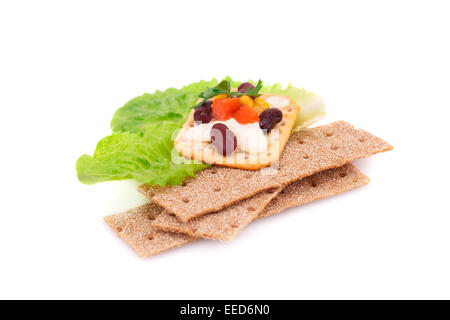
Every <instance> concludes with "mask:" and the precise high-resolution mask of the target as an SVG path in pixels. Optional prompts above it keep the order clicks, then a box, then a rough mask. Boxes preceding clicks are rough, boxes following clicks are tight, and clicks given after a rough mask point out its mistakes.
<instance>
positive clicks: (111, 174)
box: [76, 121, 208, 186]
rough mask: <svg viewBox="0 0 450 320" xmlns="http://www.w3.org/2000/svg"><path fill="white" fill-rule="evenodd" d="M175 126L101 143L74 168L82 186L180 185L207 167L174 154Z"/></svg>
mask: <svg viewBox="0 0 450 320" xmlns="http://www.w3.org/2000/svg"><path fill="white" fill-rule="evenodd" d="M178 128H179V123H178V122H168V121H166V122H161V123H157V124H151V125H147V126H146V127H145V128H143V130H142V134H136V133H130V132H119V133H114V134H112V135H110V136H108V137H106V138H103V139H102V140H100V141H99V142H98V144H97V147H96V150H95V153H94V156H93V157H91V156H89V155H86V154H85V155H82V156H81V157H80V158H79V159H78V161H77V164H76V169H77V172H78V179H79V180H80V181H81V182H82V183H85V184H94V183H98V182H103V181H110V180H123V179H135V180H136V181H138V182H140V183H149V184H150V185H161V186H164V185H167V184H168V185H179V184H181V183H182V181H183V179H184V178H186V177H194V176H195V172H196V171H198V170H203V169H205V168H206V167H208V165H206V164H203V163H200V162H197V161H191V160H186V159H184V158H182V157H181V156H180V155H179V154H178V152H176V151H175V152H173V151H174V150H175V149H174V148H173V134H174V133H175V132H176V131H177V129H178Z"/></svg>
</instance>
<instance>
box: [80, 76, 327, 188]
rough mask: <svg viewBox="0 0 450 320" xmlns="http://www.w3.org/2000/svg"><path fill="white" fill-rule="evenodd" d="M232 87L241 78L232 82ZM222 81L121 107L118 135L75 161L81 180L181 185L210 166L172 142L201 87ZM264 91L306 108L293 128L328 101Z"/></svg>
mask: <svg viewBox="0 0 450 320" xmlns="http://www.w3.org/2000/svg"><path fill="white" fill-rule="evenodd" d="M225 79H227V80H230V82H231V85H232V86H233V87H237V86H239V84H240V82H236V81H233V80H232V79H231V78H230V77H226V78H225ZM218 83H219V81H217V80H216V79H212V80H211V81H199V82H195V83H192V84H190V85H187V86H184V87H183V88H181V89H175V88H169V89H167V90H165V91H156V92H154V93H152V94H148V93H146V94H143V95H142V96H139V97H137V98H134V99H132V100H130V101H129V102H128V103H126V104H125V105H124V106H123V107H122V108H120V109H118V110H117V111H116V112H115V114H114V116H113V119H112V121H111V128H112V131H113V134H112V135H110V136H108V137H105V138H103V139H102V140H100V141H99V142H98V144H97V147H96V150H95V152H94V155H93V156H89V155H86V154H85V155H82V156H81V157H80V158H79V159H78V161H77V164H76V170H77V174H78V178H79V180H80V181H81V182H82V183H85V184H94V183H98V182H102V181H110V180H122V179H135V180H136V181H138V182H140V183H148V184H150V185H161V186H165V185H179V184H181V183H182V181H183V179H184V178H186V177H194V176H195V172H196V171H199V170H203V169H205V168H207V167H208V165H206V164H203V163H200V162H197V161H191V160H186V159H184V158H183V157H181V156H180V155H179V154H178V152H177V151H176V150H175V149H174V147H173V140H174V137H175V135H176V132H177V131H178V129H179V128H181V126H182V125H183V123H184V122H185V121H186V118H187V116H188V115H189V112H190V111H191V110H192V109H191V108H192V106H193V105H195V103H196V101H197V100H198V96H199V94H200V93H201V92H203V91H204V90H206V88H207V87H214V86H216V85H217V84H218ZM261 92H264V93H271V94H279V95H287V96H289V97H291V98H292V99H293V100H294V101H296V103H298V104H299V105H300V107H301V111H300V113H299V116H298V118H297V122H296V125H295V129H294V130H300V129H301V128H303V127H306V126H308V125H311V124H312V123H314V122H315V121H317V120H318V119H320V118H321V117H322V116H323V115H324V114H325V112H324V103H323V101H322V100H321V98H320V97H318V96H317V95H315V94H314V93H312V92H308V91H306V90H304V89H301V88H296V87H293V86H292V85H289V86H288V87H287V88H285V89H283V88H282V86H281V85H280V84H275V85H266V86H264V87H263V89H262V90H261Z"/></svg>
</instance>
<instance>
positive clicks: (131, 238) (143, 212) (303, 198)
mask: <svg viewBox="0 0 450 320" xmlns="http://www.w3.org/2000/svg"><path fill="white" fill-rule="evenodd" d="M312 182H315V183H312ZM368 182H369V179H368V178H367V177H366V176H365V175H364V174H362V173H361V172H360V171H359V170H358V169H356V168H355V167H354V166H352V165H351V164H348V165H345V166H343V167H341V168H335V169H330V170H327V171H324V172H320V173H317V174H315V175H313V176H311V177H307V178H305V179H302V180H300V181H297V182H293V183H292V184H291V185H289V186H287V187H286V191H285V192H282V193H280V194H279V195H278V196H277V197H276V198H275V199H273V200H272V201H271V202H270V203H269V205H268V206H267V207H266V208H267V209H266V210H264V211H263V212H262V213H260V215H259V216H258V217H257V219H259V218H262V217H266V216H270V215H272V214H276V213H278V212H280V211H282V210H284V209H287V208H290V207H293V206H298V205H301V204H306V203H309V202H312V201H314V200H318V199H323V198H327V197H330V196H332V195H335V194H339V193H342V192H344V191H349V190H352V189H355V188H358V187H361V186H363V185H366V184H367V183H368ZM163 210H164V209H163V208H162V207H159V206H158V205H156V204H152V203H149V204H147V205H144V206H141V207H138V208H135V209H131V210H129V211H127V212H124V213H122V214H117V215H113V216H109V217H106V218H105V221H106V222H107V223H108V224H109V225H110V226H111V227H112V228H113V229H114V231H115V232H116V234H117V235H118V236H119V237H121V238H122V239H124V240H125V241H126V242H127V243H128V244H129V245H130V246H131V247H132V248H133V249H134V250H135V251H136V252H137V253H138V254H139V255H140V256H141V257H147V256H150V255H153V254H156V253H158V252H162V251H165V250H168V249H171V248H173V247H177V246H180V245H182V244H185V243H188V242H191V241H194V240H195V239H196V238H195V237H189V236H186V235H180V234H177V233H169V232H168V233H167V234H166V235H165V231H158V233H157V234H158V235H159V237H158V242H157V243H155V242H152V241H153V240H154V239H152V240H151V241H150V240H148V237H147V238H146V235H153V234H155V232H156V230H155V228H154V227H152V226H151V224H152V223H153V222H154V221H155V220H151V219H153V218H155V217H157V215H158V214H160V212H162V211H163ZM124 230H125V232H124Z"/></svg>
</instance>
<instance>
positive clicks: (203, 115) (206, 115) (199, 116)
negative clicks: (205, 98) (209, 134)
mask: <svg viewBox="0 0 450 320" xmlns="http://www.w3.org/2000/svg"><path fill="white" fill-rule="evenodd" d="M194 121H195V122H201V123H209V122H210V121H211V113H210V112H207V111H205V108H202V107H200V108H197V109H196V110H195V112H194Z"/></svg>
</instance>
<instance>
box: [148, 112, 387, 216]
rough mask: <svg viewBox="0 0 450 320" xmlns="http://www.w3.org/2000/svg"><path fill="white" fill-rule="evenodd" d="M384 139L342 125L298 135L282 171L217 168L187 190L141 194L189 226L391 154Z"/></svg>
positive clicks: (284, 156)
mask: <svg viewBox="0 0 450 320" xmlns="http://www.w3.org/2000/svg"><path fill="white" fill-rule="evenodd" d="M391 149H392V146H391V145H390V144H388V143H387V142H385V141H383V140H382V139H380V138H377V137H376V136H374V135H372V134H370V133H368V132H366V131H364V130H360V129H355V128H354V127H353V126H352V125H350V124H348V123H346V122H344V121H337V122H333V123H330V124H327V125H323V126H320V127H316V128H311V129H309V128H306V129H302V130H301V131H298V132H295V133H293V134H292V136H291V138H290V139H289V141H288V143H287V144H286V146H285V149H284V151H283V154H282V155H281V157H280V161H279V170H275V169H272V168H265V169H262V170H258V171H247V170H240V169H232V168H223V167H211V168H209V169H206V170H203V171H201V172H199V173H198V174H197V176H196V178H195V179H191V180H189V181H187V183H186V184H185V185H183V186H175V187H171V188H158V189H156V188H151V187H149V186H147V185H143V186H141V188H140V191H141V192H142V193H144V194H146V195H147V197H149V198H150V199H151V200H152V201H154V202H155V203H157V204H159V205H161V206H162V207H164V208H165V209H167V210H168V211H169V212H171V213H173V214H175V215H176V216H177V217H178V218H179V219H180V220H181V221H183V222H186V221H189V220H191V219H194V218H197V217H199V216H202V215H204V214H206V213H210V212H217V211H219V210H221V209H222V208H225V207H226V206H229V205H231V204H233V203H236V202H238V201H240V200H243V199H246V198H249V197H251V196H253V195H255V194H257V193H258V192H261V191H263V190H267V189H272V188H277V187H283V186H285V185H287V184H288V183H291V182H293V181H296V180H300V179H302V178H304V177H307V176H310V175H313V174H315V173H317V172H320V171H324V170H327V169H331V168H337V167H340V166H343V165H345V164H346V163H349V162H350V161H353V160H356V159H359V158H364V157H368V156H370V155H373V154H376V153H379V152H385V151H388V150H391Z"/></svg>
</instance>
